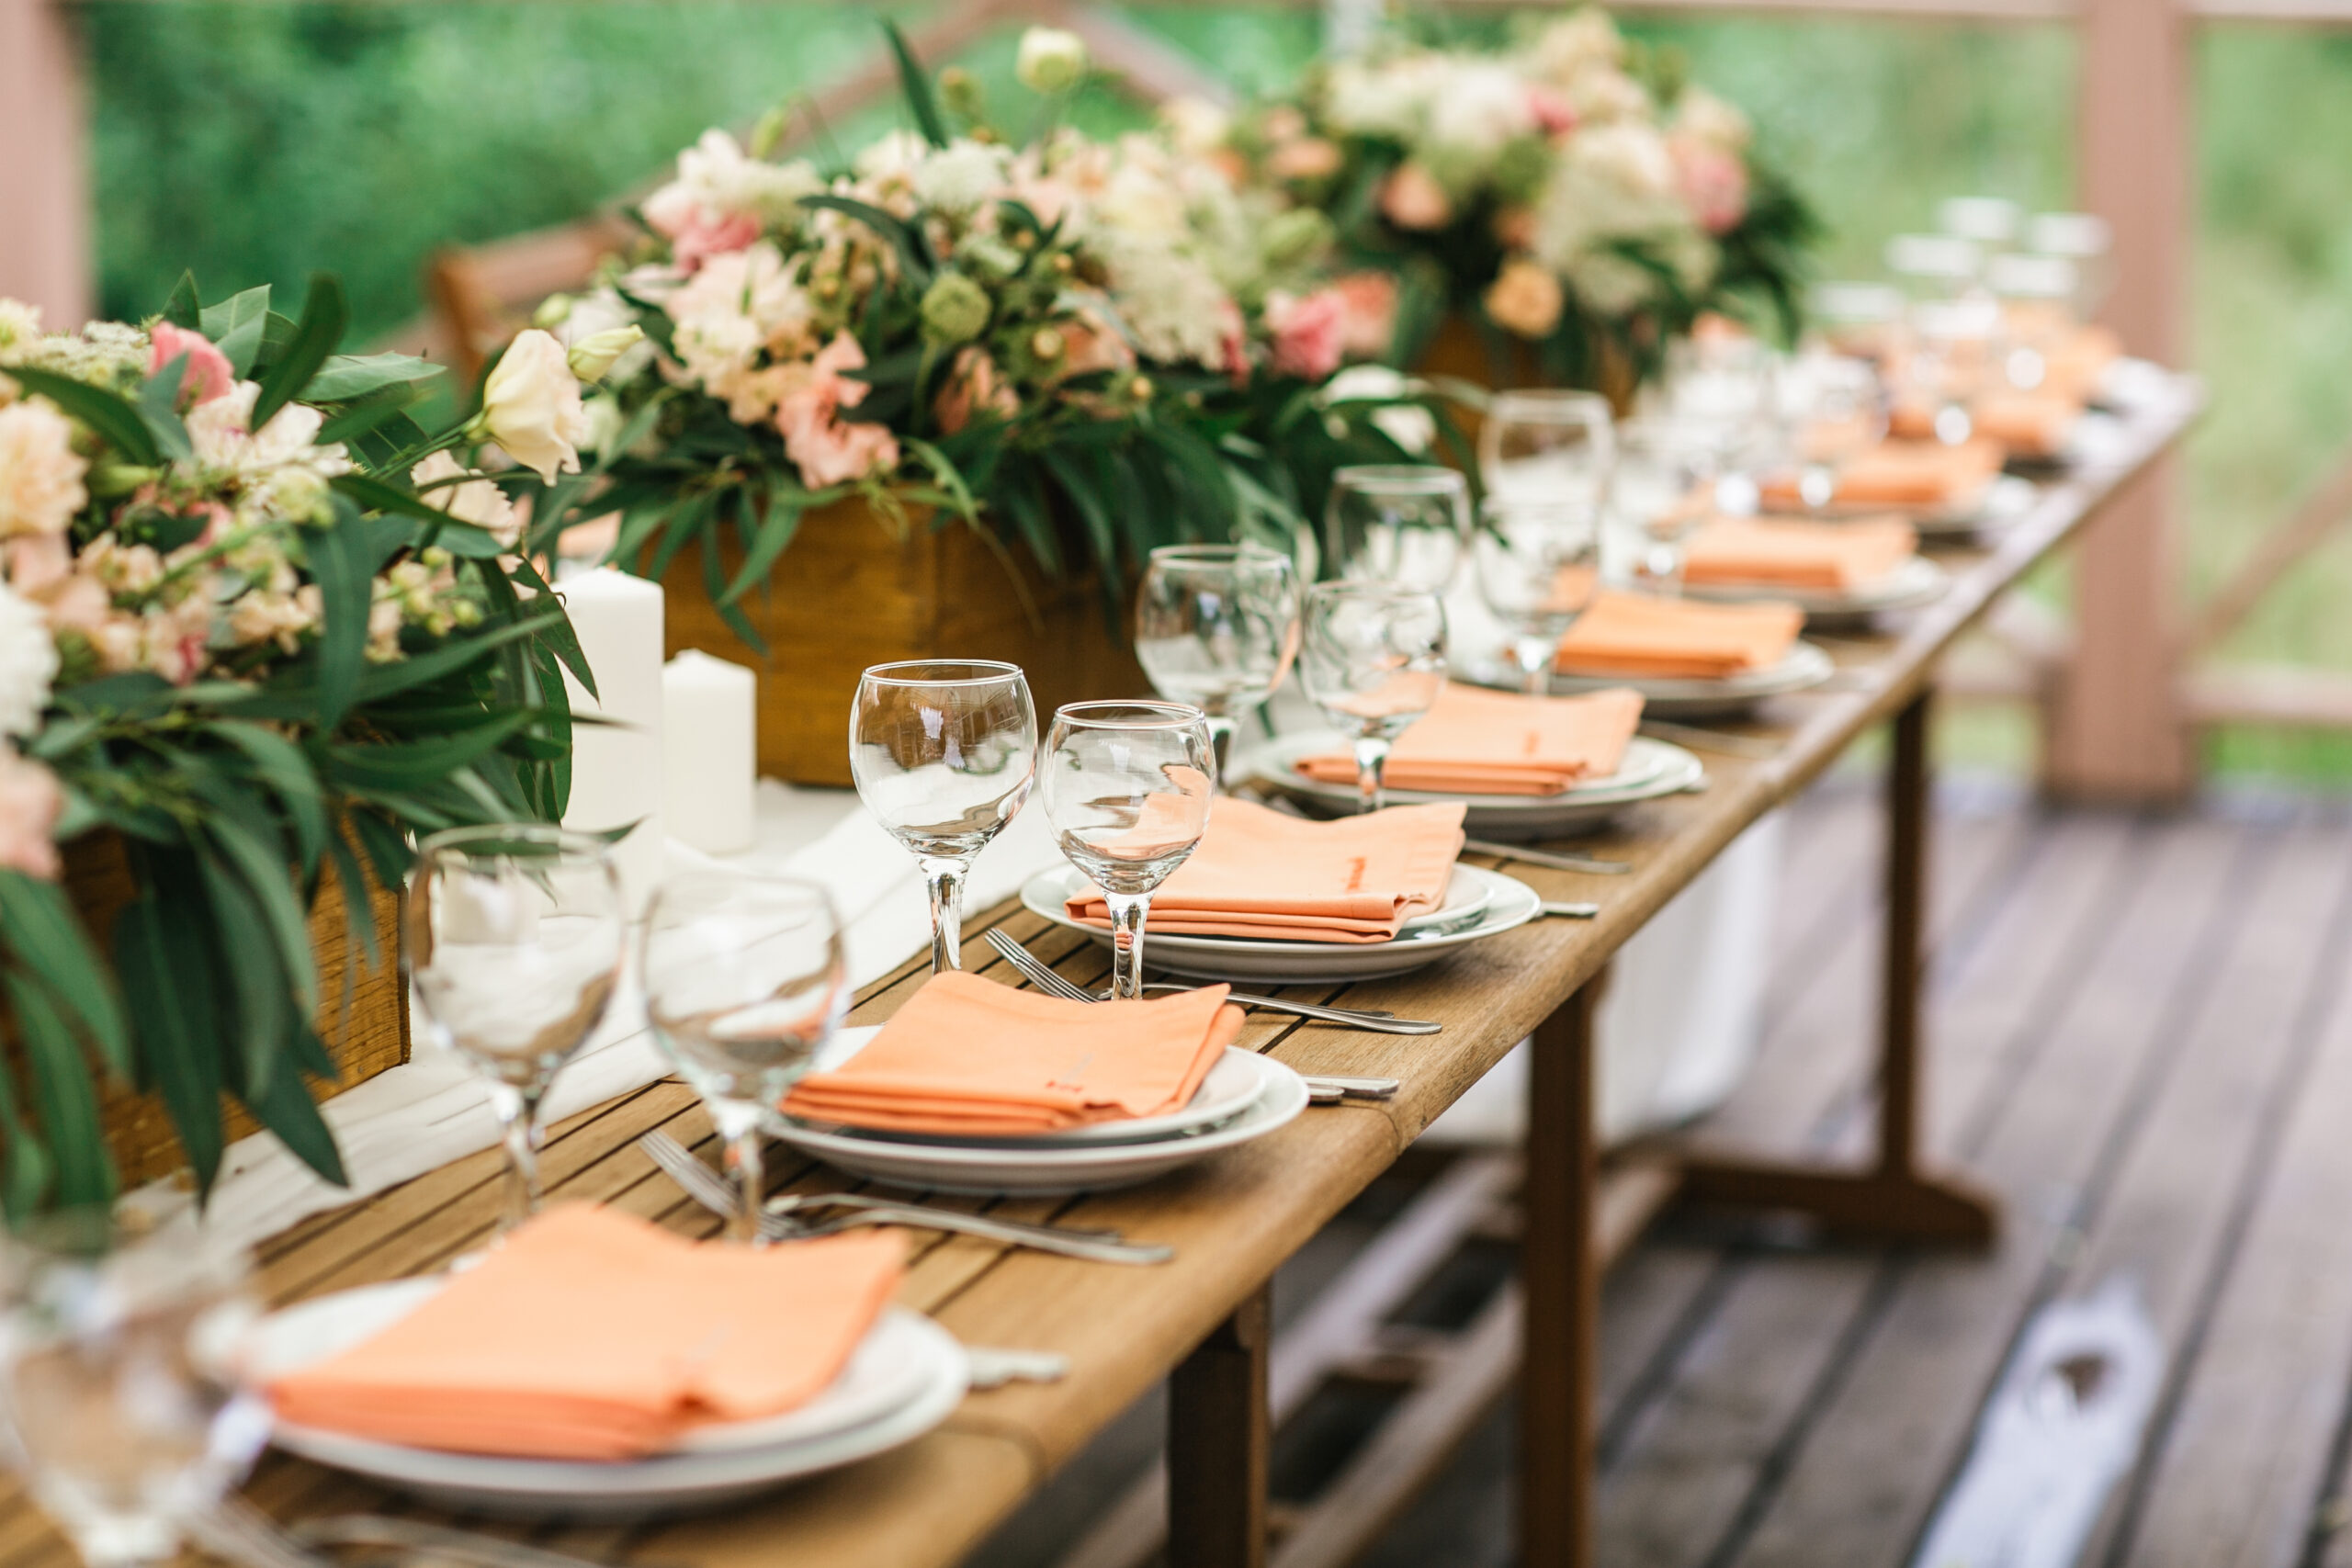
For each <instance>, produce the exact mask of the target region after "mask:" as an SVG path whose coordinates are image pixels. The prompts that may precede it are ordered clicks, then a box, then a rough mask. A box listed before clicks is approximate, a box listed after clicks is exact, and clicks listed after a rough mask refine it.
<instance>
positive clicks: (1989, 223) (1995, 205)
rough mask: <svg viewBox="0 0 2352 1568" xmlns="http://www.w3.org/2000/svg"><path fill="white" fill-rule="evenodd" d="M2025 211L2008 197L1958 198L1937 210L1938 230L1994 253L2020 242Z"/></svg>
mask: <svg viewBox="0 0 2352 1568" xmlns="http://www.w3.org/2000/svg"><path fill="white" fill-rule="evenodd" d="M2024 221H2025V209H2023V208H2021V207H2019V206H2018V204H2017V203H2016V202H2014V201H2011V200H2009V199H2008V197H2001V196H1954V197H1945V198H1944V200H1943V202H1942V204H1941V205H1939V207H1938V208H1937V209H1936V227H1937V228H1938V229H1940V230H1942V231H1944V232H1945V233H1947V234H1955V235H1958V236H1959V237H1960V238H1961V239H1963V240H1971V241H1973V242H1974V243H1977V244H1978V245H1981V246H1983V247H1984V249H1985V251H1986V252H1987V253H1990V254H1997V253H1998V252H2001V251H2004V250H2007V248H2008V247H2009V246H2011V245H2013V244H2015V243H2017V238H2018V226H2019V225H2021V224H2022V223H2023V222H2024Z"/></svg>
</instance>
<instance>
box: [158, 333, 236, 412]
mask: <svg viewBox="0 0 2352 1568" xmlns="http://www.w3.org/2000/svg"><path fill="white" fill-rule="evenodd" d="M147 338H148V342H149V343H151V344H153V347H152V348H151V349H150V350H149V351H148V355H147V374H148V375H150V376H153V375H154V374H155V373H156V372H157V371H159V370H161V369H163V368H164V367H165V366H167V365H169V364H171V362H172V361H173V360H175V359H178V358H180V357H181V356H182V355H186V356H187V372H186V373H185V374H183V375H182V376H181V378H180V406H181V407H183V408H186V407H188V406H189V405H191V404H195V403H209V402H210V401H211V400H213V399H215V398H219V397H225V396H227V395H228V392H229V389H231V388H232V387H234V386H235V385H236V384H237V373H236V372H235V371H234V370H232V369H231V368H230V367H229V356H228V355H225V354H223V353H221V352H220V350H219V349H217V348H215V347H213V346H212V340H211V339H210V338H208V337H206V336H205V335H204V334H203V333H192V332H190V331H188V330H187V328H186V327H178V326H174V325H173V324H172V323H171V322H169V321H157V322H156V323H155V324H154V325H153V327H151V328H149V329H148V333H147Z"/></svg>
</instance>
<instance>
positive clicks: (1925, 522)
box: [1771, 474, 2041, 539]
mask: <svg viewBox="0 0 2352 1568" xmlns="http://www.w3.org/2000/svg"><path fill="white" fill-rule="evenodd" d="M2040 493H2041V492H2040V491H2037V490H2036V489H2035V487H2034V483H2033V481H2032V480H2031V479H2021V478H2019V477H2018V475H2016V474H1995V475H1994V476H1993V477H1992V478H1991V479H1988V480H1986V481H1985V483H1984V484H1983V485H1982V486H1980V487H1978V488H1977V489H1975V490H1973V491H1969V492H1968V493H1967V494H1966V495H1962V496H1959V497H1957V498H1955V499H1954V500H1952V501H1951V502H1948V503H1946V504H1945V505H1943V506H1941V507H1939V508H1936V509H1934V510H1932V511H1928V510H1922V509H1920V508H1917V507H1908V506H1889V505H1887V504H1885V503H1884V502H1879V503H1876V504H1871V503H1866V502H1846V503H1841V502H1830V503H1829V504H1828V505H1827V506H1820V507H1808V506H1784V507H1774V508H1772V509H1771V510H1772V511H1774V512H1779V513H1790V512H1804V513H1810V514H1811V515H1813V516H1816V517H1828V518H1839V517H1886V516H1897V517H1904V518H1907V519H1909V521H1910V524H1911V526H1912V527H1913V528H1914V529H1916V530H1917V533H1918V535H1919V537H1920V538H1922V539H1965V538H1970V537H1973V536H1975V535H1977V534H1980V533H1997V532H1999V531H2000V530H2001V529H2003V528H2006V527H2007V526H2008V525H2010V524H2012V523H2014V522H2016V521H2017V520H2018V517H2019V516H2020V515H2022V514H2023V513H2025V512H2026V511H2027V510H2028V509H2029V508H2030V507H2031V506H2032V505H2033V502H2034V500H2035V498H2036V496H2038V495H2039V494H2040Z"/></svg>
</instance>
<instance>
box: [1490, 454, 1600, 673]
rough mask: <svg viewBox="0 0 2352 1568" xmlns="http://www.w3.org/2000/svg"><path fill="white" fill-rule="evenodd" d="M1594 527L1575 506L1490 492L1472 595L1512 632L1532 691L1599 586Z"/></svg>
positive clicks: (1513, 655)
mask: <svg viewBox="0 0 2352 1568" xmlns="http://www.w3.org/2000/svg"><path fill="white" fill-rule="evenodd" d="M1599 557H1600V529H1599V527H1598V525H1597V520H1596V519H1595V518H1594V516H1593V514H1592V513H1590V512H1589V511H1587V510H1585V509H1584V508H1582V507H1580V506H1562V505H1559V504H1557V503H1547V502H1532V501H1522V500H1518V499H1515V498H1513V497H1510V496H1505V495H1489V496H1487V501H1486V504H1485V505H1483V506H1482V507H1480V508H1479V515H1478V532H1477V536H1476V537H1475V538H1474V539H1473V540H1472V541H1471V547H1470V558H1471V564H1472V567H1473V570H1475V571H1476V575H1477V579H1478V593H1479V596H1480V597H1481V598H1483V599H1484V600H1486V602H1487V609H1489V610H1491V611H1493V612H1494V613H1495V616H1496V618H1497V619H1498V620H1499V621H1501V622H1502V623H1503V625H1504V626H1505V627H1506V628H1508V630H1509V631H1510V651H1511V659H1512V661H1513V662H1514V663H1516V664H1517V665H1518V666H1519V669H1520V674H1521V678H1522V679H1523V680H1524V681H1525V682H1526V683H1527V694H1528V695H1529V696H1531V697H1540V696H1542V695H1544V692H1545V690H1546V689H1547V688H1548V686H1549V684H1550V682H1551V676H1552V660H1553V655H1554V654H1555V651H1556V650H1557V649H1558V648H1559V646H1560V638H1561V637H1564V636H1566V633H1567V630H1568V628H1569V627H1570V626H1574V625H1575V624H1576V618H1577V616H1578V615H1582V614H1583V613H1584V608H1585V605H1586V604H1589V602H1590V601H1591V597H1592V593H1593V591H1594V589H1595V588H1596V587H1597V586H1598V584H1599Z"/></svg>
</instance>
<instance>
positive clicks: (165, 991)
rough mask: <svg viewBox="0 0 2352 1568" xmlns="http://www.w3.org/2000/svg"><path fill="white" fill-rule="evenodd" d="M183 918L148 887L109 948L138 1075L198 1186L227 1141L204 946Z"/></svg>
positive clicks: (205, 1187)
mask: <svg viewBox="0 0 2352 1568" xmlns="http://www.w3.org/2000/svg"><path fill="white" fill-rule="evenodd" d="M187 918H188V912H187V911H182V910H178V909H175V908H173V907H171V906H167V905H166V904H164V902H163V900H161V899H159V898H157V897H155V896H154V895H153V894H152V893H151V894H148V895H146V896H144V897H141V898H139V899H137V900H135V901H134V902H132V903H131V904H130V907H129V908H125V909H124V910H123V912H122V915H121V918H120V919H118V920H117V921H116V922H115V936H114V951H115V962H116V964H117V965H118V966H119V968H120V970H121V972H122V980H123V988H124V990H125V992H126V993H127V994H128V995H129V997H130V1012H131V1017H132V1018H133V1019H134V1020H135V1021H137V1024H138V1028H139V1054H140V1059H141V1065H142V1066H144V1067H145V1068H146V1075H145V1076H146V1077H147V1078H148V1079H149V1081H151V1082H153V1085H154V1087H155V1091H156V1092H157V1093H158V1094H160V1095H162V1096H163V1098H164V1110H165V1111H169V1112H170V1113H171V1118H172V1126H173V1128H174V1129H175V1130H176V1131H177V1132H178V1134H179V1135H180V1147H181V1148H182V1149H183V1150H185V1151H186V1152H187V1160H188V1165H189V1167H190V1168H192V1169H193V1170H194V1172H195V1174H196V1186H197V1190H198V1193H209V1192H210V1191H211V1190H212V1182H213V1179H214V1178H215V1177H217V1176H218V1175H219V1174H220V1155H221V1151H222V1149H223V1148H224V1146H225V1145H226V1138H225V1135H224V1134H223V1133H222V1131H221V1126H220V1040H219V1038H218V1036H217V1035H215V1034H214V1032H213V1023H214V1020H215V1019H216V1017H217V1014H216V1013H215V1012H214V1010H213V995H212V971H211V964H210V959H209V953H206V951H205V946H204V943H203V942H202V940H201V937H200V935H199V934H198V932H196V931H193V930H191V929H190V928H189V927H188V925H187Z"/></svg>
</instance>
